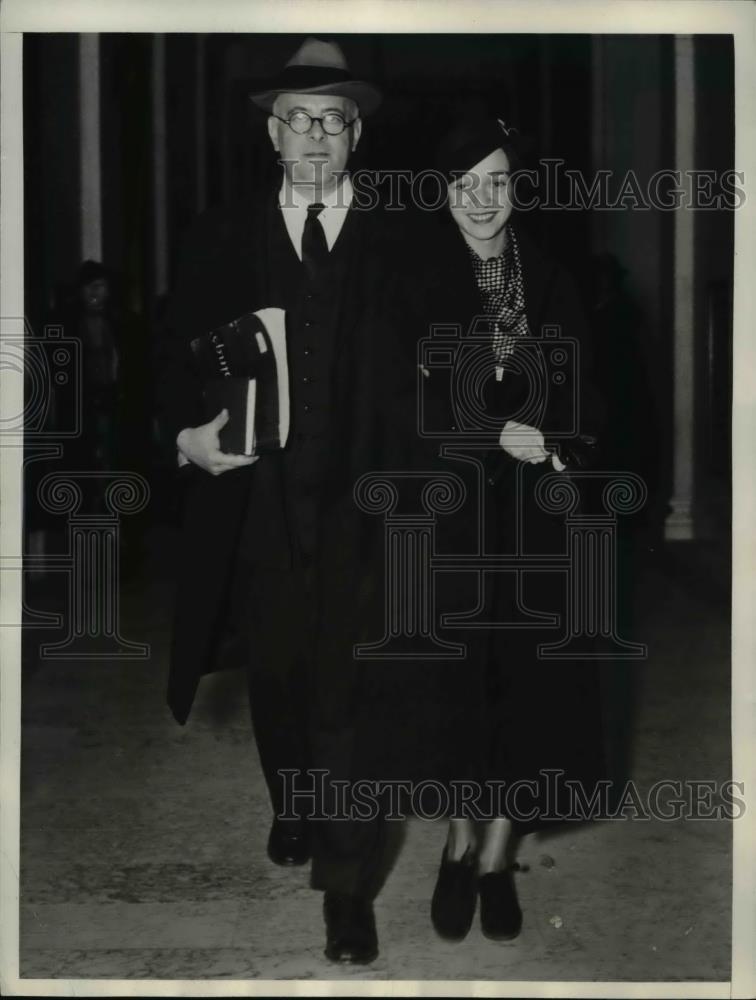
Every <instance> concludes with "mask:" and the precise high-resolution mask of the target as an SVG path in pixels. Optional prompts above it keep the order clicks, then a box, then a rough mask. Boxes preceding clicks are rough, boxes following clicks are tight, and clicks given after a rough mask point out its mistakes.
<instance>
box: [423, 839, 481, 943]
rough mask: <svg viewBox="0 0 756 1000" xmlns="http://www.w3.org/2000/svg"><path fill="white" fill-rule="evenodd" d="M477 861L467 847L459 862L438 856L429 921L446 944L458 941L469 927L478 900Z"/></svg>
mask: <svg viewBox="0 0 756 1000" xmlns="http://www.w3.org/2000/svg"><path fill="white" fill-rule="evenodd" d="M475 864H476V859H475V854H474V853H473V851H472V849H471V848H469V847H468V849H467V850H466V851H465V853H464V855H463V857H462V859H461V860H460V861H450V860H449V858H448V856H447V849H446V847H445V848H444V853H443V854H442V855H441V867H440V868H439V870H438V878H437V879H436V888H435V889H434V890H433V899H432V900H431V920H432V921H433V926H434V927H435V929H436V933H437V934H439V935H440V936H441V937H442V938H446V940H447V941H461V940H462V939H463V938H465V937H467V934H468V932H469V930H470V928H471V927H472V922H473V918H474V916H475V904H476V901H477V887H476V884H475V883H476V878H477V872H476V867H475Z"/></svg>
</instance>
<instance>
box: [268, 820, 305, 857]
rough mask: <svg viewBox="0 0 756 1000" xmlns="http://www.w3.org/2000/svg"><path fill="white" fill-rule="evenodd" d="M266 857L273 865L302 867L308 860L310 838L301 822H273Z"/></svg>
mask: <svg viewBox="0 0 756 1000" xmlns="http://www.w3.org/2000/svg"><path fill="white" fill-rule="evenodd" d="M268 857H269V858H270V860H271V861H272V862H273V864H274V865H304V864H306V863H307V862H308V861H309V860H310V837H309V834H308V830H307V824H306V823H305V822H303V821H301V820H288V819H287V820H280V819H278V818H276V819H274V820H273V825H272V826H271V828H270V836H269V837H268Z"/></svg>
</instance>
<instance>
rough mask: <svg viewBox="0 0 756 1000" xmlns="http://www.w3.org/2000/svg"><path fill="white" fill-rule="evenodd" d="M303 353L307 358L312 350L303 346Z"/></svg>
mask: <svg viewBox="0 0 756 1000" xmlns="http://www.w3.org/2000/svg"><path fill="white" fill-rule="evenodd" d="M303 354H304V356H305V357H306V358H309V356H310V355H311V354H312V351H311V350H310V348H309V347H305V349H304V351H303Z"/></svg>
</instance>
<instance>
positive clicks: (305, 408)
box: [304, 403, 312, 413]
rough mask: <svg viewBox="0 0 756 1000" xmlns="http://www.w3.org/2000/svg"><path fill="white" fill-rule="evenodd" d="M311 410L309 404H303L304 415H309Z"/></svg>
mask: <svg viewBox="0 0 756 1000" xmlns="http://www.w3.org/2000/svg"><path fill="white" fill-rule="evenodd" d="M311 409H312V407H311V406H310V404H309V403H305V405H304V411H305V413H309V412H310V410H311Z"/></svg>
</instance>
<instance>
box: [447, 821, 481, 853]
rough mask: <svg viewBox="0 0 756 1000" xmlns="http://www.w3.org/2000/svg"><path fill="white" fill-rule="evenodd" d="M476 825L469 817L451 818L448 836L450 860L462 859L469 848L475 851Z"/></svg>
mask: <svg viewBox="0 0 756 1000" xmlns="http://www.w3.org/2000/svg"><path fill="white" fill-rule="evenodd" d="M475 848H476V838H475V827H474V826H473V823H472V821H471V820H469V819H450V820H449V832H448V834H447V837H446V857H447V858H448V860H449V861H461V860H462V858H463V857H464V856H465V854H466V853H467V852H468V850H470V851H472V852H473V853H475Z"/></svg>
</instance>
